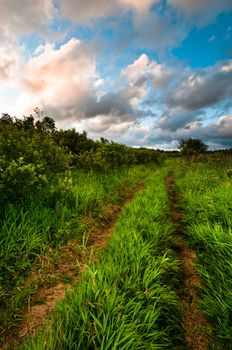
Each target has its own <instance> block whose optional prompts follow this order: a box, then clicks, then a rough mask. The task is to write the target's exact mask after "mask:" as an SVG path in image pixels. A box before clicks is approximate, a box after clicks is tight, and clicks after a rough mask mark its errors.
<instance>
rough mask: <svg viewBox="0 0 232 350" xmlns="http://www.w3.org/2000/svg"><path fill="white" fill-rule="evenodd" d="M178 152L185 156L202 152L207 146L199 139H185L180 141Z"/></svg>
mask: <svg viewBox="0 0 232 350" xmlns="http://www.w3.org/2000/svg"><path fill="white" fill-rule="evenodd" d="M179 148H180V152H181V154H183V155H185V156H192V155H197V154H202V153H205V152H206V151H207V148H208V146H207V145H206V144H205V143H204V142H203V141H202V140H200V139H192V138H190V139H187V140H181V141H180V146H179Z"/></svg>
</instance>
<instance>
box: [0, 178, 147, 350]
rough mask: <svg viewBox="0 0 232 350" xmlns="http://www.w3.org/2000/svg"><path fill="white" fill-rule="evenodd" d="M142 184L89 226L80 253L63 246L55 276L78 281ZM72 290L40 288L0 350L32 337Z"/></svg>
mask: <svg viewBox="0 0 232 350" xmlns="http://www.w3.org/2000/svg"><path fill="white" fill-rule="evenodd" d="M145 181H146V179H145V178H143V179H141V180H140V181H139V182H138V183H137V185H136V188H135V189H134V190H133V191H132V189H130V188H127V189H125V191H126V195H125V198H124V200H123V201H122V202H120V203H114V204H113V205H112V206H111V208H110V210H109V211H108V213H107V217H106V218H104V219H103V220H101V221H99V222H97V225H95V226H94V227H93V228H92V229H91V227H90V229H89V237H88V241H87V244H86V247H85V248H84V249H83V247H82V250H81V251H76V247H75V245H73V244H72V242H69V243H68V244H67V245H66V246H65V247H64V250H65V256H66V260H65V261H62V262H61V263H59V264H58V266H57V267H56V275H57V276H60V275H61V274H62V273H64V272H65V274H66V275H67V276H69V277H70V278H74V279H75V283H76V282H78V280H79V279H80V278H81V275H82V273H83V272H84V271H85V270H86V269H87V267H88V266H87V263H86V262H88V261H89V260H90V259H91V261H95V260H96V259H97V258H98V257H99V255H100V252H101V251H102V249H103V248H104V247H105V246H106V245H107V243H108V240H109V238H110V236H111V233H112V232H113V230H114V227H115V224H116V222H117V219H118V217H119V215H120V213H121V212H122V210H123V208H124V206H125V205H126V204H127V203H129V202H131V201H132V200H133V199H134V197H135V195H136V194H137V193H139V192H140V191H141V190H142V189H143V187H144V185H145ZM90 225H91V222H90ZM74 264H78V266H79V271H78V273H77V274H75V273H74V272H73V265H74ZM75 287H76V286H75ZM75 287H74V286H73V285H72V284H70V283H65V282H61V281H60V282H59V283H58V284H56V285H55V286H52V287H50V288H47V287H46V286H45V287H44V286H41V287H39V289H38V291H37V292H36V293H35V295H34V296H33V299H35V300H38V303H35V305H33V306H31V307H29V308H28V310H27V311H26V312H25V315H24V317H23V320H22V322H21V325H20V327H19V331H18V334H17V335H16V336H13V337H12V339H9V340H8V341H7V342H6V343H5V344H3V346H2V348H1V349H8V348H11V347H10V346H11V344H12V342H15V341H16V342H17V343H21V342H22V341H23V340H24V339H25V338H28V337H31V336H33V335H35V333H36V332H37V330H38V329H40V328H41V327H42V326H43V325H44V324H45V323H46V322H47V321H48V320H49V315H50V314H51V312H52V311H53V310H54V309H55V306H56V304H57V303H58V302H59V301H62V300H63V299H64V298H65V293H66V291H67V290H70V289H73V288H75ZM39 300H43V302H42V303H41V302H39Z"/></svg>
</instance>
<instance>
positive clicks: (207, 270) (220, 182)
mask: <svg viewBox="0 0 232 350" xmlns="http://www.w3.org/2000/svg"><path fill="white" fill-rule="evenodd" d="M229 167H231V163H230V162H229V161H227V162H225V163H224V164H223V162H222V161H220V164H219V163H218V162H214V163H210V164H204V163H203V164H193V165H192V166H191V165H190V164H188V168H186V170H185V172H183V168H182V167H179V168H178V171H177V174H176V179H177V183H178V187H179V189H180V191H181V194H182V198H183V209H184V210H185V222H186V232H187V233H188V235H189V242H190V244H191V245H193V246H194V247H195V249H196V250H197V252H198V259H199V266H198V270H199V273H200V274H201V276H202V278H203V281H204V284H203V287H202V289H203V295H204V297H203V300H202V301H201V306H202V310H203V312H204V313H205V315H206V316H207V317H208V318H209V319H210V320H211V321H212V323H213V325H214V330H215V334H216V336H217V337H218V339H220V340H221V341H222V342H223V343H224V344H225V346H227V348H228V349H230V348H231V344H232V318H231V315H232V293H231V290H232V182H231V178H230V177H229V176H228V173H227V169H228V168H229Z"/></svg>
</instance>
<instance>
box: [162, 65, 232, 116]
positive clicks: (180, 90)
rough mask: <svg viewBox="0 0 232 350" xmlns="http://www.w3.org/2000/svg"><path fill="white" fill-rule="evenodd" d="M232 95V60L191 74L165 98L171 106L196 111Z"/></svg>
mask: <svg viewBox="0 0 232 350" xmlns="http://www.w3.org/2000/svg"><path fill="white" fill-rule="evenodd" d="M231 97H232V60H228V61H224V62H223V63H221V64H219V65H216V66H215V67H213V68H211V69H208V70H202V71H199V72H198V73H194V74H192V75H190V76H189V77H188V78H187V79H185V80H183V81H182V83H181V84H180V85H179V86H176V88H175V89H173V90H172V91H171V92H170V93H169V94H168V95H167V96H166V98H165V102H166V104H167V106H168V107H169V108H177V107H178V108H183V109H186V110H189V111H196V110H199V109H202V108H206V107H210V106H213V105H215V104H217V103H219V102H221V101H223V100H226V99H228V98H231Z"/></svg>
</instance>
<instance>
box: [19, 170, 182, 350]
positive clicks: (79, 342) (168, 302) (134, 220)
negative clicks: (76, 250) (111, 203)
mask: <svg viewBox="0 0 232 350" xmlns="http://www.w3.org/2000/svg"><path fill="white" fill-rule="evenodd" d="M166 175H167V171H166V170H162V171H159V172H157V173H155V174H154V175H153V176H151V177H150V179H149V181H148V183H147V185H146V188H145V189H144V190H143V191H142V192H141V193H140V194H138V195H137V196H136V199H134V200H133V201H132V202H131V203H130V204H128V205H127V206H126V207H125V208H124V210H123V213H122V215H121V216H120V219H119V221H118V223H117V225H116V228H115V230H114V232H113V234H112V238H111V240H110V242H109V244H108V246H107V248H106V249H105V250H104V252H103V253H102V257H101V260H100V261H99V262H98V263H95V264H94V263H91V262H87V264H88V270H87V272H86V273H85V274H84V275H83V277H82V280H81V281H80V282H79V284H78V286H77V288H76V290H74V291H72V292H69V293H68V294H67V297H66V299H65V300H64V301H63V302H62V303H59V304H58V306H57V309H56V311H55V312H54V314H53V316H52V320H51V324H50V325H49V327H48V328H47V329H45V330H44V331H43V332H42V333H38V334H37V336H36V337H35V338H33V339H32V340H31V341H29V342H27V343H25V344H23V345H22V347H21V348H22V349H27V350H29V349H31V350H32V349H33V350H37V349H38V350H42V349H49V350H53V349H54V350H55V349H82V350H87V349H101V350H108V349H110V350H116V349H118V350H119V349H120V350H127V349H128V350H129V349H130V350H133V349H134V350H138V349H140V350H143V349H144V350H147V349H175V348H176V344H177V342H178V341H179V338H180V327H179V324H180V322H179V306H178V301H177V296H176V293H175V290H174V286H175V285H176V283H177V281H178V270H179V267H178V262H177V261H176V260H175V259H174V258H173V256H172V254H171V252H170V251H169V249H168V248H167V242H168V240H169V239H170V236H171V234H172V224H171V222H170V220H169V219H167V215H168V213H169V212H168V206H167V193H166V188H165V181H164V179H165V177H166Z"/></svg>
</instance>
